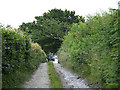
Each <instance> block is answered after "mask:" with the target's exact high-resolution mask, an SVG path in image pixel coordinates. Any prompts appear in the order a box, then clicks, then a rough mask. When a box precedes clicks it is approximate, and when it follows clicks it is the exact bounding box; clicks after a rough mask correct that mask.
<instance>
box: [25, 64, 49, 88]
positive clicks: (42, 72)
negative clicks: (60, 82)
mask: <svg viewBox="0 0 120 90" xmlns="http://www.w3.org/2000/svg"><path fill="white" fill-rule="evenodd" d="M49 86H50V81H49V76H48V66H47V63H41V64H40V65H39V67H38V69H37V70H36V72H35V73H34V74H33V75H32V77H31V79H30V80H29V81H28V82H26V83H25V85H24V88H50V87H49Z"/></svg>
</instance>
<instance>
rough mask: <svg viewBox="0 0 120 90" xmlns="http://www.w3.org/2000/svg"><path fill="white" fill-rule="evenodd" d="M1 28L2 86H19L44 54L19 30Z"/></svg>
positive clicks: (42, 58) (44, 57) (42, 60)
mask: <svg viewBox="0 0 120 90" xmlns="http://www.w3.org/2000/svg"><path fill="white" fill-rule="evenodd" d="M1 30H2V87H3V88H19V87H22V84H23V83H24V82H25V81H26V80H28V78H29V77H30V75H31V74H32V73H33V71H34V70H35V69H36V68H37V67H38V65H39V64H40V62H45V60H46V54H45V53H44V51H43V50H42V49H41V47H40V46H39V45H38V44H37V43H33V42H32V41H31V40H30V39H29V37H27V35H25V34H24V33H23V32H22V31H20V30H13V29H7V28H1Z"/></svg>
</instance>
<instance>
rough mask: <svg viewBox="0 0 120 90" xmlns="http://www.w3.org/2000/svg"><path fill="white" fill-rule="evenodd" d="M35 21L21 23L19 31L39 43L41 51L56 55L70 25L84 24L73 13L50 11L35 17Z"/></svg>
mask: <svg viewBox="0 0 120 90" xmlns="http://www.w3.org/2000/svg"><path fill="white" fill-rule="evenodd" d="M35 19H36V21H33V22H31V23H23V24H22V25H21V26H20V29H21V30H23V31H25V32H26V33H27V34H28V35H30V34H31V38H32V40H33V41H34V42H37V43H39V44H40V45H41V46H42V47H43V50H44V51H45V52H46V53H47V54H48V53H49V52H52V53H56V52H57V50H58V48H59V47H60V46H61V43H62V39H63V36H64V35H67V33H68V31H69V30H70V27H71V24H72V23H77V22H79V21H81V22H84V18H83V17H82V16H78V15H75V11H67V10H65V11H63V10H61V9H52V10H49V12H45V13H44V14H43V16H36V17H35Z"/></svg>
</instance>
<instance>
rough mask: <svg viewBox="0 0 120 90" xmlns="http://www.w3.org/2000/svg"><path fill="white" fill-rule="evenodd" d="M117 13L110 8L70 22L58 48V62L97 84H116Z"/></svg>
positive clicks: (117, 77)
mask: <svg viewBox="0 0 120 90" xmlns="http://www.w3.org/2000/svg"><path fill="white" fill-rule="evenodd" d="M117 12H118V11H117V10H112V9H111V10H110V12H109V13H107V12H103V13H102V14H99V13H97V14H96V15H95V16H88V19H87V21H86V22H85V23H82V22H80V23H75V24H73V26H72V28H71V30H70V32H69V33H68V35H67V36H65V37H64V41H63V43H62V46H61V48H60V49H59V51H58V59H59V60H60V63H61V64H63V62H65V63H66V64H63V65H65V66H66V67H69V68H71V69H72V70H73V71H75V72H77V73H79V74H80V75H81V76H82V77H84V78H87V80H88V81H89V82H90V83H92V84H93V85H96V86H100V87H112V88H113V87H119V81H120V77H119V73H118V72H119V64H118V62H119V61H118V44H119V36H118V33H117V32H118V20H117V19H118V17H117ZM63 52H64V53H63ZM63 56H64V57H63ZM66 57H67V58H66ZM62 61H63V62H62Z"/></svg>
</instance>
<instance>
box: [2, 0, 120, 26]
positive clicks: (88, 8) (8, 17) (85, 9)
mask: <svg viewBox="0 0 120 90" xmlns="http://www.w3.org/2000/svg"><path fill="white" fill-rule="evenodd" d="M118 1H120V0H1V1H0V3H1V4H0V9H1V10H0V23H1V24H4V25H7V24H8V25H11V26H12V27H13V28H18V27H19V25H21V24H22V23H23V22H25V23H27V22H32V21H33V20H35V19H34V17H35V16H41V15H42V14H43V13H44V12H48V10H51V9H54V8H57V9H62V10H65V9H67V10H70V11H73V10H74V11H75V12H76V15H82V16H83V17H85V16H86V15H88V14H90V15H94V14H95V13H96V12H100V11H108V9H109V8H114V9H118Z"/></svg>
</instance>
